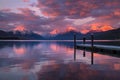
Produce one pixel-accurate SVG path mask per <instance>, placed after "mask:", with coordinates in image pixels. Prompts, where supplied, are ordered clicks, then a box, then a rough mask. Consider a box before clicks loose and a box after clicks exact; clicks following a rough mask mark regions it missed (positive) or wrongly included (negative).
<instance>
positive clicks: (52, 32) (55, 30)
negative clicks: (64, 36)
mask: <svg viewBox="0 0 120 80" xmlns="http://www.w3.org/2000/svg"><path fill="white" fill-rule="evenodd" d="M58 32H59V31H58V30H57V29H54V30H53V31H51V32H50V34H52V35H55V34H57V33H58Z"/></svg>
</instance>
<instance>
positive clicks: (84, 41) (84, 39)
mask: <svg viewBox="0 0 120 80" xmlns="http://www.w3.org/2000/svg"><path fill="white" fill-rule="evenodd" d="M85 43H86V38H85V37H84V38H83V44H84V45H85ZM83 57H85V47H84V48H83Z"/></svg>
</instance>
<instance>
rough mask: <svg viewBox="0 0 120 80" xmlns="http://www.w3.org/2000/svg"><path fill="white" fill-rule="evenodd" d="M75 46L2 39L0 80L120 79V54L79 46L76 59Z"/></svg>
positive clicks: (0, 44)
mask: <svg viewBox="0 0 120 80" xmlns="http://www.w3.org/2000/svg"><path fill="white" fill-rule="evenodd" d="M78 43H81V41H80V42H78ZM95 43H96V44H97V43H100V44H108V45H117V46H119V45H120V44H119V43H120V42H113V41H110V42H108V41H103V42H100V41H99V42H95ZM113 43H114V44H113ZM73 45H74V44H73V41H24V40H22V41H0V80H120V58H119V57H118V56H110V55H106V54H109V53H106V54H101V53H93V55H92V54H91V52H90V51H83V50H78V49H77V50H76V56H75V57H76V58H75V57H74V48H73Z"/></svg>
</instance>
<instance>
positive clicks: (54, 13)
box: [42, 11, 59, 18]
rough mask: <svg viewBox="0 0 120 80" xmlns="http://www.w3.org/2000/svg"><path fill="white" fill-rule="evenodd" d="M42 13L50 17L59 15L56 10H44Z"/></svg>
mask: <svg viewBox="0 0 120 80" xmlns="http://www.w3.org/2000/svg"><path fill="white" fill-rule="evenodd" d="M42 14H43V15H44V16H46V17H49V18H56V17H57V16H59V12H54V11H51V12H47V11H42Z"/></svg>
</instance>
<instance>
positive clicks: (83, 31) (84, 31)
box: [80, 29, 90, 34]
mask: <svg viewBox="0 0 120 80" xmlns="http://www.w3.org/2000/svg"><path fill="white" fill-rule="evenodd" d="M89 31H90V30H87V29H84V30H81V31H80V32H81V33H83V34H86V33H88V32H89Z"/></svg>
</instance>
